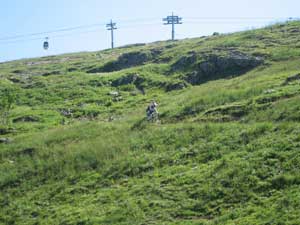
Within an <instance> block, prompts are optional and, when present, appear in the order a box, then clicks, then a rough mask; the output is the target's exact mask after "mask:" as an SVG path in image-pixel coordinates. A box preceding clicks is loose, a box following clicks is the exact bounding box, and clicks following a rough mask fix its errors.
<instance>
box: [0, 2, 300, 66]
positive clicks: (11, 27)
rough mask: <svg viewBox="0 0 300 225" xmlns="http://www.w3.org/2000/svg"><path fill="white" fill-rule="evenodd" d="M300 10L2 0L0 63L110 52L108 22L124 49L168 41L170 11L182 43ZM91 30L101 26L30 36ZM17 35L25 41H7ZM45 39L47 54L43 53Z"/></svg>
mask: <svg viewBox="0 0 300 225" xmlns="http://www.w3.org/2000/svg"><path fill="white" fill-rule="evenodd" d="M299 9H300V1H299V0H226V1H225V0H205V1H204V0H181V1H180V0H163V1H162V0H147V1H146V0H145V1H143V0H109V1H104V0H43V1H41V0H1V8H0V28H1V32H0V62H1V61H7V60H14V59H20V58H28V57H37V56H45V55H53V54H61V53H67V52H78V51H93V50H100V49H106V48H109V47H110V34H109V32H108V31H106V29H105V24H106V23H107V22H109V20H110V19H113V20H114V21H115V22H116V23H117V27H118V28H119V29H118V30H117V31H116V32H115V42H116V43H115V44H116V46H121V45H125V44H130V43H141V42H153V41H158V40H166V39H169V38H170V36H171V32H170V31H171V30H170V29H171V27H170V26H163V25H162V18H163V17H166V16H167V15H170V14H171V13H172V11H174V12H175V14H176V15H179V16H181V17H183V24H182V25H178V26H177V27H176V38H178V39H183V38H188V37H198V36H202V35H209V34H212V33H213V32H214V31H218V32H222V33H225V32H233V31H239V30H245V29H249V28H252V27H261V26H263V25H268V24H270V23H272V22H275V21H278V20H281V19H283V18H289V17H300V15H299V12H300V11H299ZM200 18H202V19H200ZM203 18H205V19H203ZM217 18H221V19H217ZM91 24H99V25H98V26H93V27H89V28H82V29H78V30H73V31H69V32H57V33H50V34H43V35H36V36H27V34H32V33H39V32H47V31H52V30H57V29H62V28H69V27H77V26H85V25H91ZM17 35H24V36H23V37H20V38H17V39H12V38H9V39H7V40H3V39H5V38H6V37H11V36H17ZM46 36H49V38H50V48H49V50H48V51H45V50H43V48H42V42H43V40H44V37H46ZM33 39H35V40H33Z"/></svg>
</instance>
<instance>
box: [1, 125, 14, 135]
mask: <svg viewBox="0 0 300 225" xmlns="http://www.w3.org/2000/svg"><path fill="white" fill-rule="evenodd" d="M11 132H12V130H10V129H6V128H1V127H0V135H5V134H10V133H11Z"/></svg>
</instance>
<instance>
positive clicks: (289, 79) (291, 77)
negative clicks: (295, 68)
mask: <svg viewBox="0 0 300 225" xmlns="http://www.w3.org/2000/svg"><path fill="white" fill-rule="evenodd" d="M296 80H298V81H300V73H298V74H295V75H293V76H289V77H288V78H286V80H285V82H284V83H283V85H286V84H288V83H290V82H293V81H296Z"/></svg>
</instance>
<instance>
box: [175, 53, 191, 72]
mask: <svg viewBox="0 0 300 225" xmlns="http://www.w3.org/2000/svg"><path fill="white" fill-rule="evenodd" d="M196 61H197V54H196V52H192V53H190V55H188V56H182V57H181V58H180V59H179V60H178V61H177V62H176V63H174V64H173V65H172V69H171V70H172V71H173V72H175V71H178V70H185V69H186V68H188V67H189V66H191V65H193V64H194V63H195V62H196Z"/></svg>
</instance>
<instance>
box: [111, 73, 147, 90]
mask: <svg viewBox="0 0 300 225" xmlns="http://www.w3.org/2000/svg"><path fill="white" fill-rule="evenodd" d="M142 82H144V78H142V77H140V75H139V74H135V73H134V74H127V75H126V76H123V77H120V78H118V79H116V80H113V81H112V83H111V85H112V86H113V87H118V86H122V85H128V84H135V85H139V84H141V83H142Z"/></svg>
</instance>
